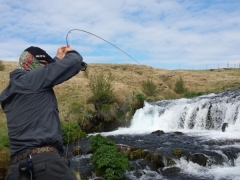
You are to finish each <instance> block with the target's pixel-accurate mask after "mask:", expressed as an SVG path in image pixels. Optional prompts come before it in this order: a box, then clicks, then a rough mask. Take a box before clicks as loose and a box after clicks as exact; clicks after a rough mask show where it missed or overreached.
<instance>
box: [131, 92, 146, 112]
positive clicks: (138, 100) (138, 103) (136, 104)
mask: <svg viewBox="0 0 240 180" xmlns="http://www.w3.org/2000/svg"><path fill="white" fill-rule="evenodd" d="M133 94H135V93H133ZM145 100H146V97H145V96H144V95H143V94H136V95H135V96H134V97H133V103H132V108H133V111H134V112H135V111H136V110H137V109H140V108H142V107H143V105H144V101H145Z"/></svg>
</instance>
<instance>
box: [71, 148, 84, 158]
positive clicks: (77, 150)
mask: <svg viewBox="0 0 240 180" xmlns="http://www.w3.org/2000/svg"><path fill="white" fill-rule="evenodd" d="M81 153H82V148H81V146H76V147H74V148H73V150H72V154H73V156H77V155H80V154H81Z"/></svg>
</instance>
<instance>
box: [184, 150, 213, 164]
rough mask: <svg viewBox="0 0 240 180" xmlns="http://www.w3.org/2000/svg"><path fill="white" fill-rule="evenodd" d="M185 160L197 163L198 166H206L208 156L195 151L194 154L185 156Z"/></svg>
mask: <svg viewBox="0 0 240 180" xmlns="http://www.w3.org/2000/svg"><path fill="white" fill-rule="evenodd" d="M187 160H188V161H192V162H194V163H197V164H199V165H200V166H206V165H207V160H208V158H207V156H206V155H205V154H202V153H195V154H189V155H188V157H187Z"/></svg>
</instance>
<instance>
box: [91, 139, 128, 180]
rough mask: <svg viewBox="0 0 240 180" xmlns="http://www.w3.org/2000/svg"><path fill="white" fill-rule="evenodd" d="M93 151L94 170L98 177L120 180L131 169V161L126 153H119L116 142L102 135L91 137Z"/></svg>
mask: <svg viewBox="0 0 240 180" xmlns="http://www.w3.org/2000/svg"><path fill="white" fill-rule="evenodd" d="M90 140H91V147H92V150H93V157H92V161H93V168H94V170H95V172H96V173H97V175H100V176H103V177H104V178H106V179H107V180H119V179H122V178H123V174H124V172H125V171H126V170H127V169H128V168H129V161H128V159H127V157H126V155H125V154H124V153H121V152H117V148H116V145H115V143H114V142H112V141H111V140H110V139H108V138H106V137H103V136H101V135H96V136H91V137H90Z"/></svg>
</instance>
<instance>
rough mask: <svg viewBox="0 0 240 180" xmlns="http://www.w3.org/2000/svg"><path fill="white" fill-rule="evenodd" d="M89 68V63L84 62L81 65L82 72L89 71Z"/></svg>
mask: <svg viewBox="0 0 240 180" xmlns="http://www.w3.org/2000/svg"><path fill="white" fill-rule="evenodd" d="M87 66H88V65H87V63H85V62H82V63H81V68H80V70H81V71H86V70H87Z"/></svg>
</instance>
